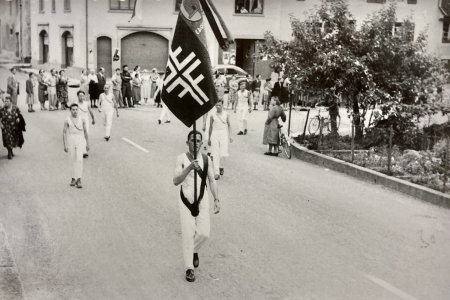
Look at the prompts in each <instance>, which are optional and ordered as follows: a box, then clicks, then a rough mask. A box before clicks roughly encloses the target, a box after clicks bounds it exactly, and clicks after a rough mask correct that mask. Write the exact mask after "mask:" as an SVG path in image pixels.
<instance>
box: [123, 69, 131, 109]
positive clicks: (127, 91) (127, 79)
mask: <svg viewBox="0 0 450 300" xmlns="http://www.w3.org/2000/svg"><path fill="white" fill-rule="evenodd" d="M120 76H121V77H122V97H123V103H124V104H125V107H134V105H133V100H132V99H131V79H132V78H131V74H130V72H128V66H127V65H124V66H123V67H122V74H121V75H120Z"/></svg>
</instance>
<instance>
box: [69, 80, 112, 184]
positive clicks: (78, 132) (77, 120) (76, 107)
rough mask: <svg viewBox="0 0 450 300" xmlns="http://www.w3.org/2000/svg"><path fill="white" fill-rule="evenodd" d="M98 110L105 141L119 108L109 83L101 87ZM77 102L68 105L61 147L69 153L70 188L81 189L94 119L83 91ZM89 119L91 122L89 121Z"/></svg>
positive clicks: (109, 135) (107, 139)
mask: <svg viewBox="0 0 450 300" xmlns="http://www.w3.org/2000/svg"><path fill="white" fill-rule="evenodd" d="M98 97H99V100H98V107H97V108H98V110H99V112H100V113H101V114H102V117H103V124H104V126H105V136H104V139H105V141H107V142H108V141H109V140H110V138H111V127H112V121H113V116H114V112H116V116H117V117H119V107H118V105H117V102H116V99H115V97H114V95H113V93H112V92H111V87H110V84H109V83H106V84H105V85H104V86H103V92H102V93H100V95H99V96H98ZM77 98H78V99H77V100H78V101H75V102H73V103H72V104H71V105H70V115H69V116H68V117H67V118H66V120H65V122H64V129H63V145H64V151H65V152H67V153H69V155H70V159H71V163H72V168H73V176H72V180H71V182H70V186H76V187H77V188H81V187H82V185H81V177H82V173H83V158H87V157H88V151H89V123H91V122H92V123H91V124H92V125H95V117H94V113H93V112H92V109H91V107H90V106H89V102H88V100H87V97H86V93H85V91H83V90H81V89H80V90H79V91H78V92H77ZM89 117H90V118H91V122H90V120H89Z"/></svg>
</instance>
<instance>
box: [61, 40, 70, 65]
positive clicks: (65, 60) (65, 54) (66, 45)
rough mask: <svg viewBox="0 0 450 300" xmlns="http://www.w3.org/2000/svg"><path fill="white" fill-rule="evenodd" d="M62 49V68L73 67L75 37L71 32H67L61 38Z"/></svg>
mask: <svg viewBox="0 0 450 300" xmlns="http://www.w3.org/2000/svg"><path fill="white" fill-rule="evenodd" d="M61 49H62V59H61V67H62V68H67V67H71V66H72V65H73V35H72V34H71V33H70V32H69V31H65V32H64V33H63V34H62V36H61Z"/></svg>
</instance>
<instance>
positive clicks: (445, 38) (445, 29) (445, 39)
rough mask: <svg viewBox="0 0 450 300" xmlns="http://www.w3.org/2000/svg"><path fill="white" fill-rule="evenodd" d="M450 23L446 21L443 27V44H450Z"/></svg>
mask: <svg viewBox="0 0 450 300" xmlns="http://www.w3.org/2000/svg"><path fill="white" fill-rule="evenodd" d="M449 25H450V21H449V20H444V23H443V26H442V42H443V43H450V39H449V37H448V29H449Z"/></svg>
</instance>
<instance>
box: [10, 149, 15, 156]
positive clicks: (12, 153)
mask: <svg viewBox="0 0 450 300" xmlns="http://www.w3.org/2000/svg"><path fill="white" fill-rule="evenodd" d="M11 155H12V157H14V156H15V155H14V152H13V150H12V149H11Z"/></svg>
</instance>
